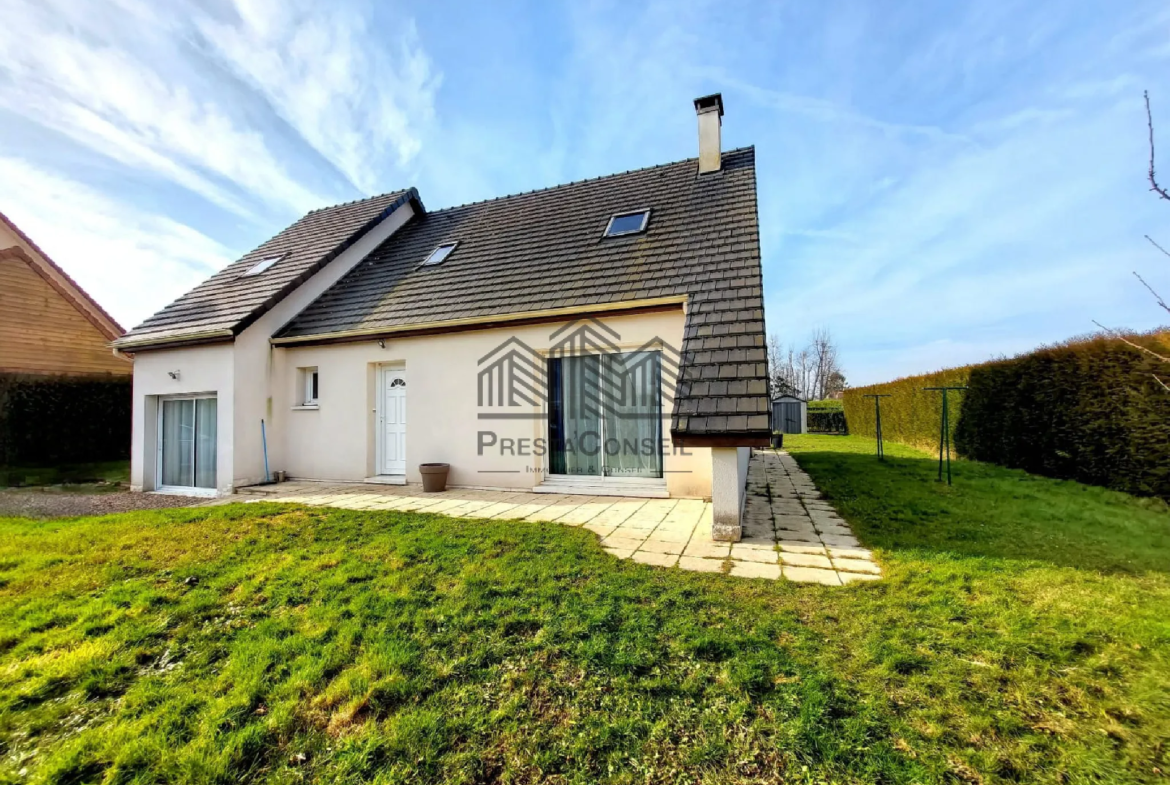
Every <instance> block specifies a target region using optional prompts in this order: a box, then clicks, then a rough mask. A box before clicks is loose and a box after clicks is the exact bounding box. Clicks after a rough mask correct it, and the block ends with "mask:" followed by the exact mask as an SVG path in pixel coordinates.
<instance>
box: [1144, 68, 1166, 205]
mask: <svg viewBox="0 0 1170 785" xmlns="http://www.w3.org/2000/svg"><path fill="white" fill-rule="evenodd" d="M1142 95H1144V96H1145V98H1146V125H1147V126H1148V127H1149V129H1150V190H1152V191H1153V192H1154V193H1156V194H1158V196H1161V197H1162V198H1163V199H1167V200H1170V193H1167V192H1166V189H1165V188H1163V187H1162V186H1160V185H1158V178H1157V177H1156V176H1155V175H1154V115H1153V114H1152V113H1151V112H1150V91H1149V90H1143V91H1142Z"/></svg>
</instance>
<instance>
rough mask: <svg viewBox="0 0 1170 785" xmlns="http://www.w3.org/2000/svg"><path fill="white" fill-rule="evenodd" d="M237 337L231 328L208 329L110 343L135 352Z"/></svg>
mask: <svg viewBox="0 0 1170 785" xmlns="http://www.w3.org/2000/svg"><path fill="white" fill-rule="evenodd" d="M235 337H236V334H235V333H234V332H233V331H231V330H206V331H204V332H199V333H179V334H178V335H168V336H165V337H162V336H149V335H147V336H143V337H141V338H138V339H133V338H132V339H130V340H122V339H120V338H119V339H118V340H116V341H114V342H112V343H111V344H110V346H111V347H112V348H113V349H114V351H115V352H124V351H128V352H134V351H141V350H143V349H171V348H175V347H179V346H189V345H191V344H193V343H219V342H221V341H230V340H233V339H234V338H235Z"/></svg>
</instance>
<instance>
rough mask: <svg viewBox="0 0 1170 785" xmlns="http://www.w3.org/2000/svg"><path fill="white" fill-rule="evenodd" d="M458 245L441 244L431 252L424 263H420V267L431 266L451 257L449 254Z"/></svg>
mask: <svg viewBox="0 0 1170 785" xmlns="http://www.w3.org/2000/svg"><path fill="white" fill-rule="evenodd" d="M458 244H459V243H443V244H442V245H440V246H439V247H438V248H436V249H435V250H433V251H431V255H430V256H428V257H427V258H426V261H425V262H423V263H422V266H423V267H426V266H428V265H432V264H439V263H440V262H442V261H443V260H444V259H446V258H447V257H448V256H450V255H451V252H452V251H454V250H455V246H456V245H458Z"/></svg>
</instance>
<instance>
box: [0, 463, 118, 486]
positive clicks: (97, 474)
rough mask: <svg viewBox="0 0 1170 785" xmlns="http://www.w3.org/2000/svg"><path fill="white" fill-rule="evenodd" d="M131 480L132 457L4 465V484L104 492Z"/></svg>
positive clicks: (1, 477)
mask: <svg viewBox="0 0 1170 785" xmlns="http://www.w3.org/2000/svg"><path fill="white" fill-rule="evenodd" d="M129 482H130V462H129V461H104V462H100V463H74V464H67V465H63V466H0V488H8V487H31V486H59V487H57V488H55V490H61V491H76V492H80V493H100V492H102V491H106V490H117V487H118V484H119V483H120V484H122V485H125V484H127V483H129Z"/></svg>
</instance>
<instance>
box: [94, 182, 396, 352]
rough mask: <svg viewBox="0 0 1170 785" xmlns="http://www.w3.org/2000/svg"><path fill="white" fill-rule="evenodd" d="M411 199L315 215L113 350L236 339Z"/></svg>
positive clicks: (387, 197)
mask: <svg viewBox="0 0 1170 785" xmlns="http://www.w3.org/2000/svg"><path fill="white" fill-rule="evenodd" d="M412 199H413V200H415V201H417V200H418V192H417V191H415V190H414V189H413V188H411V189H409V190H406V191H398V192H396V193H390V194H383V195H381V196H374V197H371V198H369V199H361V200H358V201H355V202H347V203H346V204H339V205H336V206H335V207H326V208H324V209H322V210H314V211H312V212H310V213H309V214H308V215H306V216H304V217H303V218H301V219H300V220H299V221H297V222H296V223H294V224H293V225H292V226H290V227H288V228H287V229H285V230H284V231H283V232H281V233H280V234H278V235H276V236H275V237H273V238H272V239H271V240H268V241H267V242H265V243H264V244H263V245H261V246H260V247H259V248H257V249H255V250H254V251H251V252H249V253H247V254H245V255H244V256H243V257H241V258H240V259H239V260H237V261H235V262H233V263H231V264H229V265H228V266H227V267H225V268H224V269H222V270H220V271H219V272H218V273H216V274H215V275H213V276H211V277H210V278H209V279H207V280H206V281H204V282H203V283H201V284H199V285H198V286H196V287H195V288H194V289H192V290H191V291H189V292H187V293H186V294H184V295H183V296H182V297H180V298H179V299H178V300H175V301H174V302H173V303H171V304H170V305H168V306H167V307H166V308H164V309H162V310H161V311H159V312H158V313H156V314H155V315H154V316H152V317H150V318H149V319H147V320H146V321H145V322H143V323H142V324H140V325H138V326H137V327H135V328H134V329H133V330H131V331H130V332H129V333H127V334H126V335H124V336H122V337H121V338H120V339H118V340H117V341H115V342H114V345H115V346H125V347H126V348H138V347H141V346H143V345H149V344H156V343H157V344H164V343H170V342H177V341H183V340H186V339H188V338H190V337H193V336H201V335H207V334H208V333H224V334H226V335H229V336H231V335H238V334H239V333H240V332H242V331H243V330H244V329H245V328H246V327H247V326H248V325H250V324H252V323H253V322H254V321H256V319H259V318H260V317H261V316H262V315H263V314H264V313H265V312H267V311H268V310H269V309H271V308H272V307H273V306H275V305H276V304H277V303H279V302H280V301H281V300H283V299H284V298H285V297H287V296H288V295H289V294H290V293H291V292H292V291H293V290H295V289H296V288H297V287H298V286H300V285H301V284H302V283H304V282H305V281H306V280H308V279H309V278H310V277H311V276H312V275H313V274H314V273H316V272H317V271H319V270H320V269H321V268H322V267H324V266H325V265H326V264H328V263H329V262H330V261H332V260H333V259H334V258H336V257H337V256H338V255H339V254H340V253H341V252H342V251H344V250H345V249H346V248H348V247H349V246H351V245H352V244H353V243H355V242H357V241H358V240H359V239H360V238H361V237H362V236H363V235H364V234H365V233H366V232H368V231H369V230H370V229H372V228H373V227H374V226H376V225H377V224H378V223H379V222H380V221H381V220H382V219H383V218H385V217H386V216H388V215H389V214H390V213H391V212H393V211H394V210H395V209H397V208H398V207H399V206H400V205H403V204H405V203H407V202H409V201H411V200H412ZM273 256H282V257H283V258H281V260H280V261H279V262H277V263H276V264H275V265H273V266H272V267H271V268H269V269H268V270H267V271H265V272H264V273H262V274H260V275H257V276H249V277H246V278H241V277H240V276H241V275H242V274H243V273H244V272H246V271H247V270H248V269H249V268H251V267H252V266H253V265H255V264H256V263H257V262H259V261H261V260H263V259H268V258H271V257H273Z"/></svg>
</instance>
